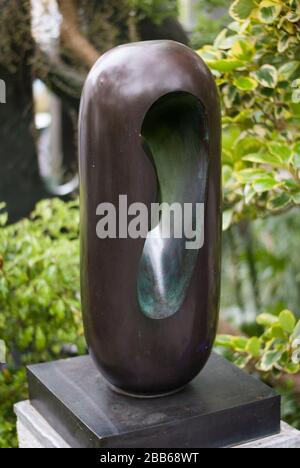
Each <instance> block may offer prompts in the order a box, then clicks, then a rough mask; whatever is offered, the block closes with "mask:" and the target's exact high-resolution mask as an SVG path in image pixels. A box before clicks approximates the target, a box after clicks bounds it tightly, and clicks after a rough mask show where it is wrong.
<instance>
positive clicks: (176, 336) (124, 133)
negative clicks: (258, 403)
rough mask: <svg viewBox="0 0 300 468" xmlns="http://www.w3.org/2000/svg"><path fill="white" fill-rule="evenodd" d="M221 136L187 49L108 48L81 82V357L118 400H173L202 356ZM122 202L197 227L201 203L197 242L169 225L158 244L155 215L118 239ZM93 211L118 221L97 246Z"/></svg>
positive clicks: (213, 290)
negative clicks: (182, 217) (184, 218)
mask: <svg viewBox="0 0 300 468" xmlns="http://www.w3.org/2000/svg"><path fill="white" fill-rule="evenodd" d="M220 134H221V129H220V110H219V101H218V94H217V90H216V86H215V84H214V80H213V78H212V76H211V74H210V72H209V70H208V68H207V67H206V66H205V64H204V63H203V61H202V60H201V58H200V57H199V56H198V55H197V54H196V53H195V52H193V51H192V50H190V49H189V48H187V47H186V46H183V45H181V44H178V43H175V42H172V41H153V42H142V43H136V44H130V45H125V46H121V47H117V48H116V49H113V50H112V51H110V52H108V53H106V54H105V55H104V56H103V57H102V58H100V59H99V61H98V62H97V63H96V64H95V66H94V67H93V69H92V71H91V72H90V74H89V76H88V79H87V82H86V84H85V88H84V91H83V96H82V102H81V112H80V180H81V273H82V307H83V318H84V327H85V334H86V338H87V342H88V346H89V351H90V354H91V356H92V357H93V359H94V361H95V363H96V365H97V366H98V368H99V370H100V372H101V373H102V375H103V376H104V377H105V379H106V380H107V381H108V382H109V383H110V385H111V386H113V387H114V388H115V389H116V390H118V391H120V392H124V393H126V394H129V395H133V396H141V397H154V396H160V395H165V394H170V393H173V392H175V391H177V390H179V389H180V388H182V387H184V386H185V385H186V384H187V383H188V382H190V381H191V380H192V379H193V378H194V377H196V376H197V374H198V373H199V372H200V371H201V370H202V368H203V367H204V365H205V364H206V362H207V360H208V358H209V356H210V353H211V350H212V345H213V342H214V338H215V334H216V328H217V321H218V311H219V295H220V292H219V288H220V239H221V162H220ZM125 195H126V197H127V203H128V206H131V207H133V210H131V215H133V214H134V210H135V208H136V209H137V206H140V205H141V204H143V205H144V206H145V207H148V208H149V209H150V207H151V206H152V204H155V203H159V204H164V206H165V208H162V210H161V214H162V213H163V211H164V210H165V209H167V208H166V207H168V206H171V207H176V206H177V207H184V206H185V205H186V206H187V205H188V204H190V206H193V207H195V209H193V210H191V211H190V212H189V217H190V221H191V223H192V225H193V226H194V228H195V226H196V229H197V230H198V231H199V226H198V225H197V223H196V221H197V220H196V214H195V213H196V212H197V210H196V207H198V206H199V205H200V204H204V224H203V225H202V227H201V230H202V231H203V232H202V233H201V234H202V236H203V237H204V244H203V246H202V244H201V245H200V244H199V245H197V244H195V245H196V247H194V248H188V247H187V236H186V235H183V236H182V237H180V236H177V235H176V234H175V231H176V229H177V228H178V225H177V226H176V223H175V221H174V222H173V223H172V224H171V230H170V236H169V237H165V236H163V235H162V234H161V233H162V229H161V219H160V218H159V219H158V220H156V223H154V224H153V223H150V219H148V222H149V228H148V229H147V232H146V233H145V232H144V233H143V234H144V235H141V236H134V238H132V237H128V232H124V230H123V229H120V224H121V220H120V219H121V217H122V215H123V214H122V212H121V211H122V209H123V208H122V207H120V204H119V202H120V197H122V196H125ZM99 204H105V205H103V206H106V207H107V209H108V207H109V206H113V207H116V214H117V216H116V219H117V220H118V221H119V225H118V226H116V229H115V230H114V232H113V233H112V235H107V237H106V236H105V235H104V236H103V235H102V236H100V237H101V238H99V236H98V235H97V232H98V231H97V225H98V223H99V219H100V218H99V215H100V214H101V215H102V216H103V215H104V214H105V210H104V211H101V210H99ZM137 204H139V205H137ZM134 207H135V208H134ZM136 211H137V210H136ZM161 214H160V215H161ZM151 219H152V218H151ZM100 222H102V221H100ZM141 231H143V229H141ZM144 231H145V229H144ZM198 234H199V232H198ZM196 237H197V235H196ZM190 240H191V239H190ZM198 240H199V239H198Z"/></svg>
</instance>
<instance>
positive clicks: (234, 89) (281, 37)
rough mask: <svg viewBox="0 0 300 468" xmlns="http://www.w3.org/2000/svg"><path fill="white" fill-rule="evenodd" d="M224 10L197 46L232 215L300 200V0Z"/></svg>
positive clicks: (248, 0) (246, 2)
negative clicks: (216, 94)
mask: <svg viewBox="0 0 300 468" xmlns="http://www.w3.org/2000/svg"><path fill="white" fill-rule="evenodd" d="M230 14H231V16H232V18H233V19H234V20H235V21H234V22H233V23H231V24H230V25H229V26H228V28H226V29H225V30H223V31H222V32H221V33H220V34H219V35H218V37H217V38H216V39H215V41H214V44H213V45H211V46H204V47H203V48H202V49H201V50H200V51H199V53H200V55H201V56H202V57H203V58H204V59H205V60H206V62H207V64H208V65H209V66H210V68H211V69H212V70H213V73H214V74H215V76H216V78H217V83H218V85H219V88H220V92H221V97H222V105H223V111H224V113H223V162H224V168H223V181H224V188H225V209H226V210H225V214H226V219H227V220H228V219H230V221H231V222H238V221H240V220H242V219H244V218H248V219H249V218H250V219H252V218H256V217H258V216H265V215H266V214H270V213H274V214H277V213H280V212H282V211H285V210H288V209H290V208H291V207H293V206H298V205H299V204H300V176H299V170H300V137H299V132H298V131H297V128H298V126H299V123H300V105H299V102H300V91H299V85H300V80H299V76H300V68H299V67H300V53H299V40H300V29H299V21H300V1H299V0H284V1H283V0H270V1H269V0H267V1H265V0H263V1H262V0H256V1H254V0H236V1H234V2H233V3H232V5H231V8H230ZM229 225H230V223H228V222H227V223H225V227H229Z"/></svg>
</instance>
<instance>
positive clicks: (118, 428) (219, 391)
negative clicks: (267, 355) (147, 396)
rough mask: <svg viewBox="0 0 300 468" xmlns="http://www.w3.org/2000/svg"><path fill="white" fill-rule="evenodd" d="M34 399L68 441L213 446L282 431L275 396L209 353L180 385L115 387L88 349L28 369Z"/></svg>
mask: <svg viewBox="0 0 300 468" xmlns="http://www.w3.org/2000/svg"><path fill="white" fill-rule="evenodd" d="M28 381H29V392H30V399H31V404H32V406H33V407H34V408H35V409H36V410H37V411H38V412H39V414H40V415H42V416H43V417H44V418H45V420H46V421H47V422H48V423H49V424H50V426H52V428H55V431H56V432H57V433H58V434H59V435H60V437H62V439H63V440H64V442H65V443H66V444H67V445H69V446H70V447H74V448H78V447H81V448H137V447H140V448H202V447H205V448H219V447H231V446H235V445H238V444H242V443H245V442H249V441H252V440H255V439H261V438H263V437H267V436H271V435H273V434H277V433H279V432H280V397H279V396H277V395H276V393H275V392H274V391H273V390H271V389H270V388H269V387H267V386H266V385H264V384H263V383H261V382H260V381H257V380H255V379H254V378H252V377H250V376H248V375H247V374H245V373H244V372H242V371H241V370H239V369H238V368H236V367H235V366H233V365H231V364H230V363H228V362H227V361H226V360H224V359H223V358H221V357H219V356H217V355H212V357H211V358H210V360H209V362H208V364H207V366H206V368H205V369H204V370H203V372H202V373H201V374H200V375H199V376H198V377H197V378H196V379H195V380H194V381H193V383H191V384H190V385H189V386H188V387H186V388H185V389H184V390H183V391H182V392H180V393H177V394H175V395H172V396H168V397H165V398H160V399H155V400H137V399H133V398H130V397H126V396H123V395H117V394H115V393H114V392H113V391H111V389H109V388H108V386H107V385H106V383H105V382H104V380H103V379H102V377H101V376H100V374H99V372H98V371H97V369H96V368H95V366H94V364H93V363H92V361H91V359H90V358H89V357H88V356H85V357H79V358H74V359H68V360H63V361H58V362H52V363H49V364H41V365H36V366H31V367H29V369H28Z"/></svg>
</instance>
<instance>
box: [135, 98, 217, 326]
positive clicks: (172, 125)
mask: <svg viewBox="0 0 300 468" xmlns="http://www.w3.org/2000/svg"><path fill="white" fill-rule="evenodd" d="M142 138H143V145H144V149H145V153H146V154H147V156H148V157H150V159H151V161H152V163H153V165H154V167H155V171H156V174H157V185H158V192H157V193H158V200H157V201H158V202H159V203H162V202H166V203H168V204H173V203H180V204H181V205H183V204H184V203H193V204H196V203H205V198H206V189H207V174H208V153H209V152H208V146H209V133H208V122H207V115H206V112H205V109H204V107H203V105H202V104H201V102H200V101H199V100H198V99H197V98H195V97H194V96H192V95H191V94H188V93H181V92H177V93H171V94H167V95H165V96H163V97H162V98H160V99H159V100H158V101H157V102H156V103H155V104H154V105H153V106H152V108H151V109H150V110H149V112H148V113H147V115H146V117H145V120H144V123H143V127H142ZM160 232H161V223H160V224H159V225H157V227H156V228H155V229H152V231H150V232H149V233H148V237H147V239H146V242H145V246H144V250H143V254H142V257H141V262H140V269H139V275H138V281H137V289H138V301H139V305H140V308H141V311H142V313H143V314H144V315H146V316H147V317H149V318H151V319H165V318H168V317H170V316H172V315H174V314H175V313H176V312H178V310H179V309H180V307H181V306H182V304H183V302H184V300H185V297H186V294H187V290H188V287H189V285H190V282H191V279H192V276H193V272H194V268H195V265H196V262H197V258H198V253H199V250H188V249H186V240H187V239H186V238H185V237H183V238H182V239H177V238H175V237H174V236H172V235H171V238H169V239H164V238H163V237H162V236H161V235H160ZM173 234H174V233H173Z"/></svg>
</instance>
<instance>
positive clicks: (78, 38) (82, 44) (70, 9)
mask: <svg viewBox="0 0 300 468" xmlns="http://www.w3.org/2000/svg"><path fill="white" fill-rule="evenodd" d="M58 4H59V8H60V12H61V14H62V17H63V21H62V26H61V40H62V43H63V45H64V46H65V47H66V49H68V50H70V51H71V52H72V53H73V54H74V55H75V57H76V58H77V59H80V60H82V61H83V63H84V64H85V65H86V66H87V67H88V68H91V67H92V66H93V65H94V63H95V62H96V61H97V60H98V58H99V57H100V55H101V54H100V52H98V51H97V50H96V49H95V47H94V46H93V45H92V44H91V43H90V42H89V41H88V40H87V38H86V37H84V35H83V34H82V33H81V31H80V27H79V23H78V17H77V11H76V7H75V5H74V3H73V0H58Z"/></svg>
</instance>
